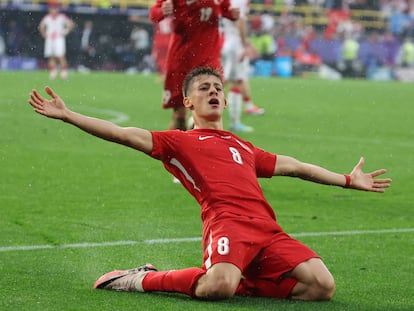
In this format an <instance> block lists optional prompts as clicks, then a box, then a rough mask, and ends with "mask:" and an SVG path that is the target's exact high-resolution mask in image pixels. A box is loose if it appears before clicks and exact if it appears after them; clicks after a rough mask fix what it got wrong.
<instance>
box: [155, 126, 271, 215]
mask: <svg viewBox="0 0 414 311" xmlns="http://www.w3.org/2000/svg"><path fill="white" fill-rule="evenodd" d="M151 133H152V138H153V144H154V146H153V151H152V153H151V156H152V157H153V158H155V159H158V160H161V161H162V162H163V164H164V166H165V168H166V169H167V170H168V171H169V172H170V173H172V174H173V175H174V176H175V177H177V178H178V179H179V180H180V181H181V183H182V184H183V186H184V187H185V188H186V189H187V190H188V192H190V194H191V195H192V196H193V197H194V198H195V199H196V200H197V202H198V203H199V204H200V206H201V218H202V220H203V222H204V221H208V220H211V219H213V218H214V217H215V216H216V215H218V214H220V213H222V212H230V213H233V214H236V215H245V216H249V217H256V218H269V217H271V218H272V219H276V216H275V214H274V211H273V209H272V207H271V206H270V205H269V203H268V202H267V201H266V199H265V198H264V195H263V192H262V190H261V187H260V185H259V182H258V180H257V178H258V177H266V178H270V177H272V176H273V172H274V169H275V165H276V155H275V154H271V153H269V152H266V151H264V150H262V149H260V148H257V147H255V146H253V145H252V144H251V143H249V142H247V141H244V140H242V139H241V138H239V137H237V136H236V135H234V134H233V133H231V132H227V131H221V130H210V129H196V130H190V131H179V130H170V131H161V132H151Z"/></svg>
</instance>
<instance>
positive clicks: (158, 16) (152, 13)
mask: <svg viewBox="0 0 414 311" xmlns="http://www.w3.org/2000/svg"><path fill="white" fill-rule="evenodd" d="M163 2H164V0H157V1H156V2H155V3H154V4H153V5H152V6H151V7H150V10H149V18H150V20H151V21H152V22H153V23H158V22H159V21H161V20H163V19H164V13H162V9H161V5H162V3H163Z"/></svg>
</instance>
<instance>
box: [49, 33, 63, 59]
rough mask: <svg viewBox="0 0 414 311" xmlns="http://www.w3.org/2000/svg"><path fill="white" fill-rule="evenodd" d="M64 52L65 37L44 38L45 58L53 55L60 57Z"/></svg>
mask: <svg viewBox="0 0 414 311" xmlns="http://www.w3.org/2000/svg"><path fill="white" fill-rule="evenodd" d="M65 53H66V42H65V37H58V38H55V39H53V40H52V39H46V40H45V49H44V56H45V57H46V58H48V57H51V56H55V57H61V56H65Z"/></svg>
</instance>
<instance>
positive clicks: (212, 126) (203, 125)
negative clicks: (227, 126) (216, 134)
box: [194, 120, 223, 130]
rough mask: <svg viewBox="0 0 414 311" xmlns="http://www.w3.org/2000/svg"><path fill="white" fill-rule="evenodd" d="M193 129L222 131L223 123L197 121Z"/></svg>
mask: <svg viewBox="0 0 414 311" xmlns="http://www.w3.org/2000/svg"><path fill="white" fill-rule="evenodd" d="M194 129H209V130H223V121H222V120H220V121H206V120H203V121H199V122H196V123H195V124H194Z"/></svg>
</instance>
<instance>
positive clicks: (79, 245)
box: [0, 228, 414, 252]
mask: <svg viewBox="0 0 414 311" xmlns="http://www.w3.org/2000/svg"><path fill="white" fill-rule="evenodd" d="M406 232H414V228H401V229H383V230H352V231H328V232H299V233H292V234H290V235H291V236H292V237H295V238H297V237H313V236H346V235H365V234H388V233H406ZM199 241H201V238H200V237H194V238H175V239H154V240H143V241H114V242H101V243H76V244H63V245H50V244H45V245H26V246H0V252H12V251H34V250H43V249H65V248H91V247H106V246H124V245H135V244H149V245H151V244H168V243H186V242H199Z"/></svg>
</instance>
